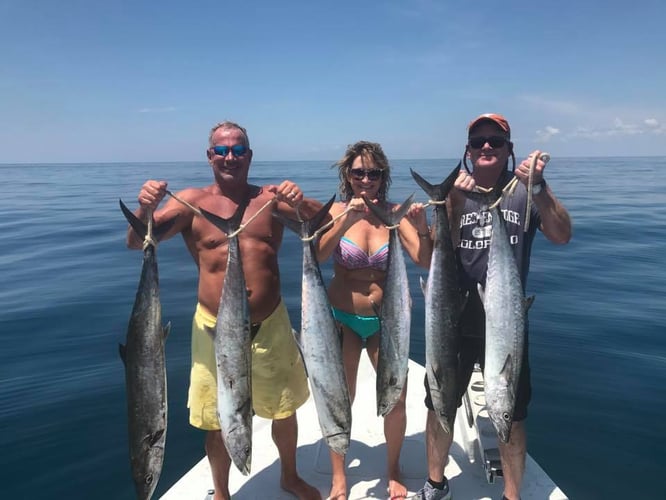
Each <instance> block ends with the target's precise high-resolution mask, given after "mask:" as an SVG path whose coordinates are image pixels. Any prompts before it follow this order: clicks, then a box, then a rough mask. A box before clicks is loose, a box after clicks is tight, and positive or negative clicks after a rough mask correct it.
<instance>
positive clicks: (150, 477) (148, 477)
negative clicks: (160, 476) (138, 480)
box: [143, 474, 153, 484]
mask: <svg viewBox="0 0 666 500" xmlns="http://www.w3.org/2000/svg"><path fill="white" fill-rule="evenodd" d="M143 481H144V482H145V483H146V484H153V475H152V474H146V477H144V478H143Z"/></svg>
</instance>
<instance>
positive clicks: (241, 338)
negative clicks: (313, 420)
mask: <svg viewBox="0 0 666 500" xmlns="http://www.w3.org/2000/svg"><path fill="white" fill-rule="evenodd" d="M248 201H249V200H248ZM246 207H247V201H246V202H245V203H242V204H240V205H239V206H238V208H237V209H236V212H235V213H234V215H233V216H232V217H231V218H229V219H224V218H222V217H219V216H217V215H215V214H212V213H210V212H207V211H206V210H203V209H201V213H202V214H203V216H204V217H205V218H206V219H208V220H209V221H210V222H211V223H212V224H214V225H215V226H217V227H218V228H219V229H220V230H222V231H223V232H224V233H226V234H227V236H229V235H231V236H229V239H228V244H229V249H228V251H227V269H226V272H225V275H224V283H223V286H222V296H221V297H220V306H219V309H218V311H217V321H216V323H215V332H214V334H213V343H214V345H215V359H216V363H217V417H218V419H219V421H220V428H221V432H222V439H223V440H224V445H225V447H226V448H227V452H228V453H229V456H230V457H231V460H232V461H233V463H234V465H235V466H236V467H237V468H238V470H239V471H241V473H242V474H244V475H248V474H249V473H250V466H251V461H252V352H251V347H252V337H251V332H250V306H249V301H248V297H247V287H246V285H245V275H244V274H243V263H242V261H241V254H240V245H239V242H238V235H233V234H232V233H234V232H235V231H236V230H237V229H238V228H239V227H240V224H241V221H242V220H243V214H244V213H245V208H246Z"/></svg>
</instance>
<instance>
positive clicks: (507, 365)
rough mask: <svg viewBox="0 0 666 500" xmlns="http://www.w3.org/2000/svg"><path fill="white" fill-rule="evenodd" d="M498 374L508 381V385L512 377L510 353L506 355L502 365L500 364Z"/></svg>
mask: <svg viewBox="0 0 666 500" xmlns="http://www.w3.org/2000/svg"><path fill="white" fill-rule="evenodd" d="M500 376H501V377H503V378H504V379H505V380H506V381H507V382H508V383H509V386H510V385H511V382H512V380H511V379H512V378H513V357H512V356H511V354H507V355H506V359H505V360H504V366H502V369H501V370H500Z"/></svg>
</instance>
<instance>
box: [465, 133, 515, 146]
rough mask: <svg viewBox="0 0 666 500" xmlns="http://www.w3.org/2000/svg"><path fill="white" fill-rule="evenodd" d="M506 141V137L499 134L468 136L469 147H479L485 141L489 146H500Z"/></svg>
mask: <svg viewBox="0 0 666 500" xmlns="http://www.w3.org/2000/svg"><path fill="white" fill-rule="evenodd" d="M507 142H509V141H508V140H507V138H506V137H502V136H501V135H491V136H490V137H479V136H477V137H470V138H469V141H468V143H469V147H470V148H472V149H481V148H482V147H483V146H484V145H485V144H486V143H488V144H489V145H490V147H491V148H501V147H502V146H504V145H505V144H506V143H507Z"/></svg>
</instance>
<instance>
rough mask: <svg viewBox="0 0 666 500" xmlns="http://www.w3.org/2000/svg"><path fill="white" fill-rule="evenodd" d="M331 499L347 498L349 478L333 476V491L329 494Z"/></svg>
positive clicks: (344, 499) (345, 499) (343, 499)
mask: <svg viewBox="0 0 666 500" xmlns="http://www.w3.org/2000/svg"><path fill="white" fill-rule="evenodd" d="M328 498H329V500H347V478H345V477H342V478H340V479H336V477H335V476H333V481H332V482H331V492H330V493H329V494H328Z"/></svg>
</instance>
